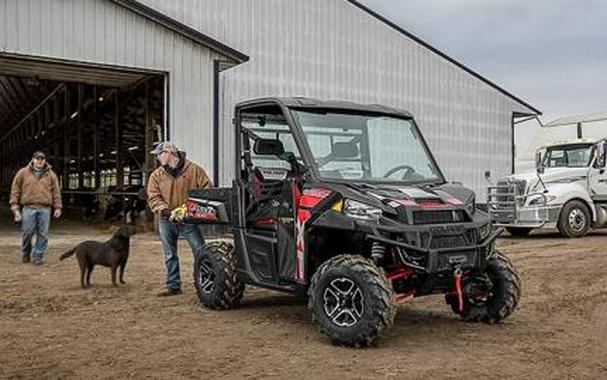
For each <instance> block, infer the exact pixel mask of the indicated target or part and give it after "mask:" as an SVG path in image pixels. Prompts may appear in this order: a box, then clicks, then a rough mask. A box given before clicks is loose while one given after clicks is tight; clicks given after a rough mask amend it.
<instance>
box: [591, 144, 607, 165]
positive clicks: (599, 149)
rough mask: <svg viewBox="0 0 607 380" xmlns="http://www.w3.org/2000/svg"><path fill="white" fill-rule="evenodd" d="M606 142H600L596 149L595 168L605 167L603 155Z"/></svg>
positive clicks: (605, 149) (606, 148)
mask: <svg viewBox="0 0 607 380" xmlns="http://www.w3.org/2000/svg"><path fill="white" fill-rule="evenodd" d="M606 145H607V142H605V141H601V142H600V143H599V144H598V145H597V147H596V161H595V163H594V167H595V168H599V169H603V168H604V167H605V153H606V151H607V147H606Z"/></svg>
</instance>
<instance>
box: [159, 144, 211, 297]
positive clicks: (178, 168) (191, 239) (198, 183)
mask: <svg viewBox="0 0 607 380" xmlns="http://www.w3.org/2000/svg"><path fill="white" fill-rule="evenodd" d="M151 153H152V154H155V155H157V157H158V161H159V162H160V166H159V167H158V168H157V169H156V170H154V171H153V172H152V174H151V175H150V179H149V181H148V204H149V206H150V209H151V210H152V212H154V213H155V214H157V215H159V216H160V221H159V224H158V233H159V235H160V240H161V241H162V248H163V250H164V262H165V265H166V290H165V291H164V292H162V293H160V294H159V295H161V296H171V295H176V294H181V279H180V275H179V257H178V256H177V239H178V238H179V235H181V236H184V237H185V238H186V240H187V241H188V244H189V245H190V248H191V249H192V254H194V257H196V256H197V255H198V254H200V252H202V246H203V245H204V238H203V236H202V234H201V233H200V229H199V228H198V226H195V225H189V224H179V223H173V222H172V221H171V220H169V219H170V216H171V210H173V209H175V208H176V207H179V206H181V205H183V204H184V203H185V202H186V200H187V199H188V190H189V189H193V188H206V187H210V186H212V184H211V180H210V179H209V177H208V176H207V174H206V173H205V171H204V170H203V169H202V168H201V167H200V166H198V165H196V164H194V163H193V162H190V161H189V160H186V159H185V154H184V153H182V152H180V151H179V150H178V149H177V147H176V146H175V145H174V144H173V143H171V142H168V141H165V142H162V143H159V144H158V145H156V149H154V150H153V151H152V152H151Z"/></svg>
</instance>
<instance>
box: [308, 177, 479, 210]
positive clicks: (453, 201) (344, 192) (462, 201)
mask: <svg viewBox="0 0 607 380" xmlns="http://www.w3.org/2000/svg"><path fill="white" fill-rule="evenodd" d="M313 187H319V188H325V189H328V190H331V191H334V192H337V193H339V194H341V196H342V197H343V198H344V199H351V200H354V201H358V202H361V203H365V204H367V205H369V206H373V207H376V208H379V209H381V210H382V211H383V212H384V214H386V215H392V216H394V217H396V216H397V215H399V214H400V213H402V212H403V210H404V209H408V210H429V209H432V210H438V209H440V210H467V211H469V212H470V214H472V212H471V211H472V210H471V208H470V205H471V204H472V203H473V199H474V192H473V191H472V190H470V189H467V188H465V187H463V186H459V185H452V184H444V185H440V186H432V185H419V186H414V185H396V184H395V185H388V184H369V183H355V182H353V183H329V182H325V183H322V184H317V185H315V186H313ZM470 217H471V218H472V215H470ZM398 219H400V217H399V218H398Z"/></svg>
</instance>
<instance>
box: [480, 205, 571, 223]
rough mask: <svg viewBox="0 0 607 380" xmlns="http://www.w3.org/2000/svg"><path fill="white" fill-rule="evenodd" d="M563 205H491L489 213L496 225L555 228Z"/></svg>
mask: <svg viewBox="0 0 607 380" xmlns="http://www.w3.org/2000/svg"><path fill="white" fill-rule="evenodd" d="M562 207H563V205H560V204H559V205H544V206H531V207H513V208H510V209H500V208H493V207H491V205H490V206H489V215H490V216H491V219H492V220H493V221H494V225H496V226H504V227H527V228H542V227H547V228H553V227H555V226H556V222H557V221H558V217H559V213H560V211H561V208H562Z"/></svg>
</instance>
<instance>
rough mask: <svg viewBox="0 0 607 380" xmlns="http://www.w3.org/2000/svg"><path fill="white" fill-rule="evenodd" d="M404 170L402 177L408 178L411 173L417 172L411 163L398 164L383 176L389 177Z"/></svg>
mask: <svg viewBox="0 0 607 380" xmlns="http://www.w3.org/2000/svg"><path fill="white" fill-rule="evenodd" d="M401 170H404V171H405V172H404V173H403V176H402V177H401V179H403V180H404V179H407V177H409V175H411V174H413V173H415V169H413V168H412V167H411V166H409V165H398V166H395V167H393V168H392V169H390V170H388V171H387V172H386V173H385V174H384V175H383V176H382V177H384V178H389V177H390V176H391V175H392V174H394V173H396V172H398V171H401Z"/></svg>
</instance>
